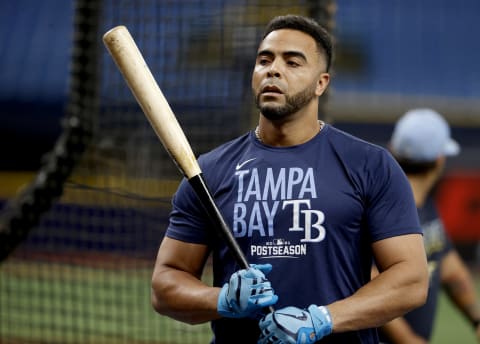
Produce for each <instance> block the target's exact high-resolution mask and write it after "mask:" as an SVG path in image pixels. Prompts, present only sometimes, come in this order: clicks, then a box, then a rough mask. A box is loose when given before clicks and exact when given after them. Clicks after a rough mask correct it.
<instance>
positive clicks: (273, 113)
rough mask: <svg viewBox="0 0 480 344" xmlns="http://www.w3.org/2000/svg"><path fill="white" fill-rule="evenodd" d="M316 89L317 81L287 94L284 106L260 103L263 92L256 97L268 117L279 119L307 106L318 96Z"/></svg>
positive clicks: (259, 106)
mask: <svg viewBox="0 0 480 344" xmlns="http://www.w3.org/2000/svg"><path fill="white" fill-rule="evenodd" d="M315 89H316V83H314V84H313V85H311V86H309V87H306V88H305V89H304V90H303V91H300V92H298V93H296V94H294V95H292V96H288V95H285V105H283V106H270V105H263V106H262V105H260V96H261V93H260V94H258V95H257V96H256V97H255V103H256V105H257V108H258V109H259V110H260V112H261V113H262V115H264V116H265V117H266V118H268V119H269V120H279V119H282V118H286V117H288V116H289V115H291V114H292V113H295V112H297V111H298V110H300V109H301V108H303V107H304V106H306V105H307V104H308V103H309V102H310V101H311V100H312V99H314V98H315V97H317V95H316V94H315Z"/></svg>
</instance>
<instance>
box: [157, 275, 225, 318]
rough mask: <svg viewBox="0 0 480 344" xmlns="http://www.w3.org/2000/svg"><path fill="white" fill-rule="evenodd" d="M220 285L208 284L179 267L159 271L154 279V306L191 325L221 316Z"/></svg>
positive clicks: (159, 310)
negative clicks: (219, 308)
mask: <svg viewBox="0 0 480 344" xmlns="http://www.w3.org/2000/svg"><path fill="white" fill-rule="evenodd" d="M219 293H220V288H213V287H209V286H207V285H206V284H204V283H203V282H201V281H200V280H198V279H196V278H195V277H194V276H192V275H190V274H188V273H186V272H183V271H178V270H174V269H172V270H168V271H163V272H161V273H158V274H156V275H155V276H154V277H153V279H152V306H153V308H154V309H155V310H156V311H157V312H158V313H160V314H163V315H166V316H169V317H171V318H173V319H176V320H179V321H182V322H186V323H189V324H200V323H204V322H208V321H210V320H214V319H217V318H220V315H219V314H218V312H217V300H218V295H219Z"/></svg>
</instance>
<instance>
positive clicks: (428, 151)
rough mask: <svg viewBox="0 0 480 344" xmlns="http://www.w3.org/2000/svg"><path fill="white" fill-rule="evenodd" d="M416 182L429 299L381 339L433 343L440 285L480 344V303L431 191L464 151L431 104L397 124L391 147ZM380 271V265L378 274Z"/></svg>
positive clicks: (412, 182) (389, 326) (393, 323)
mask: <svg viewBox="0 0 480 344" xmlns="http://www.w3.org/2000/svg"><path fill="white" fill-rule="evenodd" d="M389 148H390V150H391V152H392V154H393V155H394V157H395V158H396V160H397V161H398V163H399V164H400V166H401V167H402V169H403V170H404V172H405V174H406V175H407V177H408V180H409V182H410V185H411V186H412V190H413V195H414V198H415V203H416V205H417V210H418V215H419V219H420V223H421V225H422V227H423V231H424V236H423V238H424V244H425V251H426V253H427V259H428V267H429V274H430V287H429V292H428V298H427V302H426V303H425V305H424V306H422V307H420V308H417V309H414V310H413V311H411V312H409V313H407V314H405V315H404V316H403V317H401V318H397V319H395V320H393V321H391V322H389V323H387V324H386V325H384V326H383V327H382V328H381V330H380V338H381V342H382V343H395V344H400V343H408V344H417V343H418V344H420V343H428V342H429V341H430V338H431V336H432V329H433V325H434V321H435V314H436V309H437V304H438V298H439V292H440V290H441V288H443V290H444V291H445V292H446V294H447V295H448V297H449V298H450V300H451V301H452V302H453V304H454V305H455V306H456V308H457V309H458V310H459V311H461V312H462V313H463V315H465V317H466V318H467V319H468V320H469V321H470V322H471V324H472V325H473V328H474V331H475V332H476V337H477V342H478V343H480V326H479V323H480V303H479V301H478V299H477V297H476V294H475V285H474V282H473V278H472V276H471V274H470V271H469V269H468V267H467V266H466V264H465V263H464V262H463V261H462V259H461V257H460V256H459V254H458V253H457V251H456V250H455V248H454V247H453V245H452V243H451V241H450V239H449V238H448V234H447V233H446V232H445V230H444V226H443V222H442V220H441V219H440V217H439V214H438V211H437V209H436V206H435V203H434V197H433V195H432V193H433V188H434V186H435V185H436V184H437V182H438V181H439V179H440V177H441V176H442V174H443V171H444V167H445V161H446V157H448V156H453V155H457V154H458V153H459V152H460V147H459V145H458V143H457V142H456V141H455V140H453V139H452V138H451V136H450V127H449V125H448V123H447V121H446V120H445V119H444V118H443V117H442V116H441V115H440V114H438V113H437V112H435V111H433V110H431V109H413V110H410V111H408V112H407V113H405V114H404V115H403V116H402V117H401V118H400V119H399V120H398V122H397V123H396V125H395V128H394V131H393V134H392V137H391V140H390V146H389ZM375 274H376V271H375V268H374V270H373V275H375Z"/></svg>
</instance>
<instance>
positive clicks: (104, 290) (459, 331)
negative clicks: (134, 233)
mask: <svg viewBox="0 0 480 344" xmlns="http://www.w3.org/2000/svg"><path fill="white" fill-rule="evenodd" d="M150 277H151V268H150V267H143V268H132V269H130V270H129V269H123V270H121V271H118V270H116V269H111V268H98V267H96V268H92V267H85V266H75V265H68V264H63V263H52V262H49V263H41V262H30V261H22V260H8V261H6V262H4V263H3V264H2V265H0V309H1V312H0V342H5V343H49V344H54V343H64V344H71V343H103V344H110V343H138V344H140V343H143V344H146V343H157V344H162V343H163V344H165V343H169V344H173V343H208V342H209V338H210V330H209V327H208V325H196V326H190V325H186V324H182V323H179V322H175V321H172V320H170V319H168V318H166V317H162V316H159V315H158V314H156V313H154V311H153V310H152V308H151V306H150ZM477 289H478V290H479V295H480V279H478V278H477ZM432 343H433V344H451V343H459V344H466V343H475V338H474V336H473V331H472V329H471V327H470V325H469V324H468V323H467V322H466V321H465V320H464V319H463V317H462V315H461V314H459V313H458V312H456V311H455V310H454V309H453V307H452V305H451V304H450V302H449V301H448V300H447V299H446V298H445V296H444V295H442V298H441V300H440V305H439V314H438V319H437V323H436V327H435V335H434V338H433V341H432Z"/></svg>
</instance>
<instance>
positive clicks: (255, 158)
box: [167, 125, 421, 344]
mask: <svg viewBox="0 0 480 344" xmlns="http://www.w3.org/2000/svg"><path fill="white" fill-rule="evenodd" d="M199 162H200V166H201V168H202V171H203V175H204V177H205V180H206V182H207V185H208V186H209V188H210V189H211V192H212V195H213V196H214V198H215V201H216V202H217V205H218V206H219V208H220V210H221V212H222V214H223V216H224V218H225V220H226V222H227V224H228V225H229V226H230V228H231V230H232V232H233V234H234V236H235V238H236V240H237V241H238V244H239V246H240V247H241V248H242V250H243V251H244V252H245V255H246V257H247V259H248V261H249V263H270V264H272V265H273V270H272V272H271V273H270V274H269V275H268V276H267V277H268V279H269V280H270V281H271V283H272V286H273V288H274V289H275V292H276V294H277V295H278V296H279V301H278V303H277V304H276V305H275V308H276V309H279V308H282V307H285V306H296V307H302V308H303V307H308V306H309V305H310V304H316V305H326V304H329V303H332V302H334V301H335V300H339V299H344V298H346V297H348V296H350V295H352V294H353V293H354V292H355V291H357V290H358V289H359V288H360V287H362V286H363V285H365V284H366V283H367V282H368V281H369V280H370V269H371V263H372V252H371V244H372V243H373V242H375V241H377V240H381V239H385V238H389V237H392V236H397V235H404V234H410V233H421V229H420V226H419V222H418V217H417V212H416V208H415V204H414V201H413V196H412V192H411V188H410V185H409V184H408V180H407V179H406V176H405V175H404V173H403V172H402V170H401V169H400V167H399V166H398V164H397V163H396V162H395V160H394V159H393V158H392V157H391V155H390V154H389V153H388V152H387V151H386V150H385V149H383V148H381V147H379V146H376V145H373V144H370V143H367V142H365V141H362V140H360V139H358V138H355V137H353V136H351V135H349V134H346V133H344V132H342V131H340V130H338V129H336V128H334V127H332V126H330V125H326V126H325V127H324V129H323V130H322V131H321V132H320V133H319V134H318V135H316V136H315V137H314V138H313V139H311V140H310V141H308V142H306V143H304V144H301V145H297V146H292V147H271V146H267V145H264V144H262V143H260V142H259V141H258V140H256V138H255V136H254V134H253V132H250V133H247V134H245V135H243V136H241V137H239V138H237V139H235V140H233V141H231V142H229V143H226V144H224V145H222V146H220V147H218V148H217V149H215V150H213V151H211V152H209V153H207V154H205V155H203V156H201V157H200V159H199ZM167 236H168V237H170V238H173V239H177V240H181V241H186V242H191V243H199V244H205V245H208V246H209V247H210V248H211V250H212V252H213V265H214V268H213V270H214V285H215V286H219V287H220V286H222V285H223V284H224V283H226V282H227V281H228V279H229V277H230V275H231V274H232V273H234V272H235V271H236V270H238V269H239V266H238V265H237V264H236V263H235V261H234V260H233V258H232V257H231V255H230V254H229V252H228V249H227V247H226V246H225V244H224V243H223V242H222V241H221V240H220V239H219V238H218V237H217V236H216V235H215V234H214V231H213V230H212V228H211V225H210V223H209V220H208V218H207V217H206V215H205V211H204V210H203V208H202V206H201V204H200V203H199V201H198V199H197V197H196V195H195V194H194V192H193V189H192V188H191V186H190V185H189V184H188V182H186V181H185V180H184V181H183V182H182V183H181V185H180V186H179V189H178V191H177V193H176V195H175V196H174V198H173V211H172V213H171V218H170V224H169V227H168V230H167ZM212 328H213V330H214V333H215V339H214V343H217V344H218V343H231V342H232V336H234V337H235V338H234V339H235V340H236V342H242V343H256V339H257V337H258V334H259V332H258V326H257V322H255V321H250V320H236V319H220V320H216V321H213V322H212ZM320 342H321V343H377V342H378V339H377V333H376V330H375V329H369V330H363V331H357V332H350V333H342V334H334V335H330V336H328V337H327V338H325V339H324V340H322V341H320Z"/></svg>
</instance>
